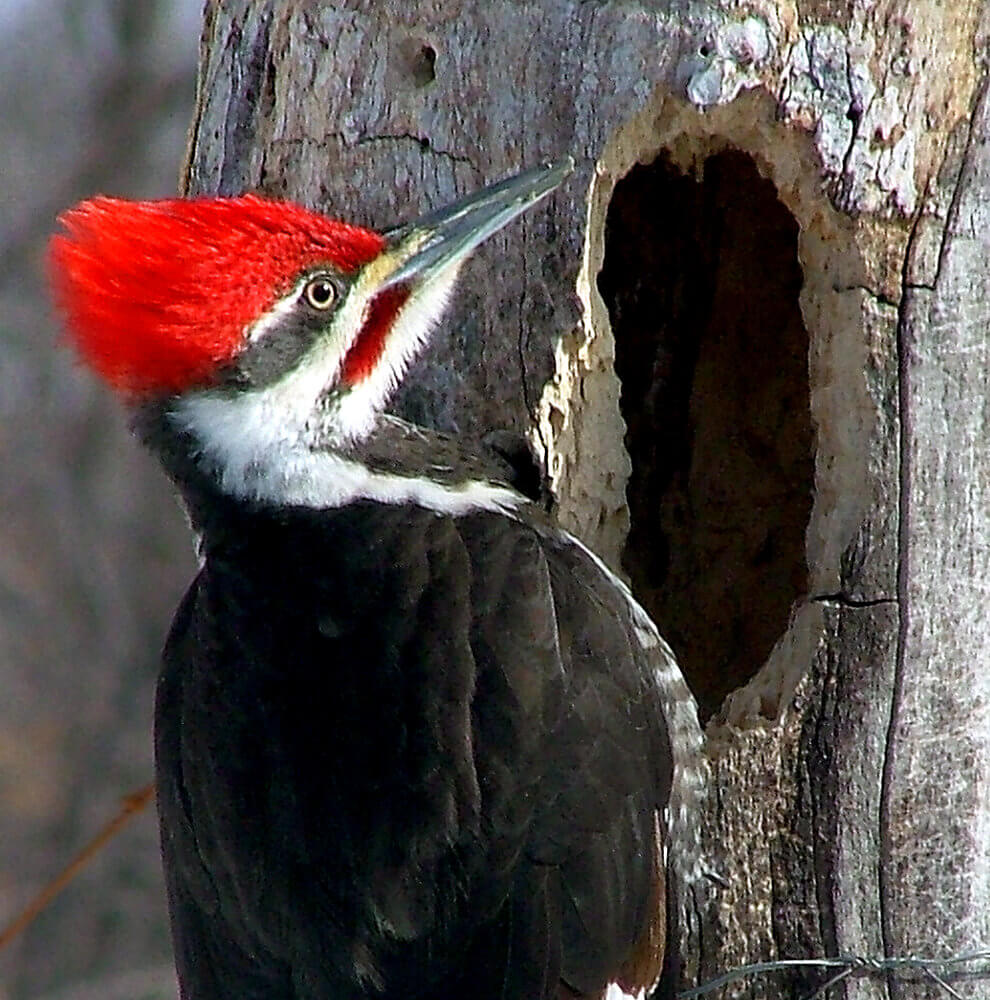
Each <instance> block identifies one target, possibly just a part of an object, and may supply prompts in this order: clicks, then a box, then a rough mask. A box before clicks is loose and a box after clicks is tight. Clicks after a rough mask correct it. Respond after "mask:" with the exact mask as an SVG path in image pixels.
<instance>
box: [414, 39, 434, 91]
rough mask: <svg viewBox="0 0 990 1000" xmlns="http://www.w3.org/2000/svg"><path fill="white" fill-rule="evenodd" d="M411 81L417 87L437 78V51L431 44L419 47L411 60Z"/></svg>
mask: <svg viewBox="0 0 990 1000" xmlns="http://www.w3.org/2000/svg"><path fill="white" fill-rule="evenodd" d="M412 76H413V81H414V82H415V84H416V86H417V87H425V86H426V85H427V84H430V83H433V81H434V80H435V79H436V78H437V51H436V49H434V48H433V46H432V45H424V46H422V47H421V48H420V50H419V52H418V53H417V54H416V56H415V58H414V59H413V62H412Z"/></svg>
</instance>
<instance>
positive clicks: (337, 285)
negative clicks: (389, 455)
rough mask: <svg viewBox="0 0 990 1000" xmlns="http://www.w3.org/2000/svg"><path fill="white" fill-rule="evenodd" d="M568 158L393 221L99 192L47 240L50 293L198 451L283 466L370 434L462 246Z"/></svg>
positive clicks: (111, 368) (133, 392)
mask: <svg viewBox="0 0 990 1000" xmlns="http://www.w3.org/2000/svg"><path fill="white" fill-rule="evenodd" d="M572 166H573V164H572V162H571V161H569V160H568V161H565V162H562V163H558V164H556V165H548V166H544V167H538V168H535V169H533V170H530V171H527V172H525V173H522V174H519V175H518V176H516V177H513V178H510V179H508V180H505V181H502V182H501V183H499V184H495V185H493V186H491V187H488V188H485V189H484V190H482V191H480V192H479V193H477V194H474V195H471V196H468V197H467V198H464V199H463V200H461V201H459V202H457V203H455V204H453V205H451V206H449V207H447V208H445V209H442V210H440V211H438V212H434V213H433V214H431V215H429V216H426V217H424V218H422V219H420V220H418V221H416V222H413V223H410V224H406V225H403V226H400V227H397V228H396V229H393V230H390V231H386V232H384V233H377V232H373V231H371V230H368V229H363V228H359V227H357V226H352V225H348V224H346V223H343V222H338V221H335V220H332V219H330V218H327V217H325V216H323V215H319V214H317V213H314V212H311V211H308V210H306V209H304V208H301V207H299V206H297V205H294V204H290V203H285V202H277V201H268V200H265V199H262V198H259V197H255V196H253V195H247V196H244V197H240V198H199V199H173V200H164V201H145V202H134V201H123V200H118V199H114V198H94V199H92V200H89V201H85V202H82V203H81V204H80V205H77V206H76V207H75V208H72V209H70V210H69V211H67V212H65V213H64V214H63V215H62V216H61V217H60V222H61V224H62V226H63V228H64V232H63V233H60V234H58V235H56V236H54V237H53V238H52V241H51V248H50V257H49V260H50V276H51V281H52V287H53V291H54V295H55V300H56V304H57V306H58V308H59V310H60V312H61V313H62V314H63V316H64V318H65V322H66V327H67V329H68V333H69V337H70V340H71V341H72V343H73V344H74V346H75V347H76V349H77V351H78V353H79V355H80V356H81V358H82V360H83V361H84V362H85V363H86V364H87V365H88V366H89V367H90V368H91V369H93V371H95V372H96V373H97V374H98V375H99V376H101V377H102V378H103V379H104V380H105V381H106V382H107V383H108V384H109V385H110V386H111V387H112V388H113V389H114V390H115V391H116V392H117V393H118V394H119V395H120V396H122V397H123V398H124V399H125V400H126V401H127V402H128V403H129V404H131V405H132V406H134V407H135V408H136V409H138V410H141V409H143V408H148V407H152V408H154V409H155V410H156V411H157V412H160V413H161V414H162V415H163V417H164V419H165V420H166V421H168V422H170V424H171V425H172V426H173V427H174V428H175V430H176V431H177V432H178V433H181V434H184V435H185V436H186V437H187V439H188V440H189V441H190V442H191V443H190V445H189V447H190V448H191V449H193V450H195V452H196V454H197V456H198V457H199V458H201V459H202V461H204V462H207V463H210V462H212V463H213V464H214V466H216V467H217V469H218V470H219V471H220V472H221V473H223V472H224V471H225V470H226V471H229V468H228V467H231V466H234V467H243V469H247V468H248V467H256V466H258V464H259V463H260V464H262V465H264V463H265V462H266V461H275V460H276V459H277V460H278V461H281V462H283V463H284V462H291V461H292V460H293V459H292V456H294V455H298V454H302V453H303V452H304V451H306V450H307V449H309V450H312V449H313V448H316V447H319V448H323V449H327V448H330V449H333V448H335V447H341V448H343V447H346V446H348V445H349V444H352V443H353V442H355V441H360V440H361V439H363V438H364V437H366V436H367V435H368V434H370V433H371V431H372V430H373V429H374V427H375V424H376V421H377V419H378V417H379V415H380V414H381V413H382V411H383V409H384V407H385V404H386V403H387V401H388V399H389V396H390V395H391V393H392V392H393V390H394V389H395V387H396V386H397V384H398V383H399V381H400V380H401V378H402V376H403V374H404V372H405V370H406V368H407V366H408V365H409V363H410V361H411V360H412V359H413V358H414V357H415V356H416V354H417V353H418V352H419V351H420V350H421V349H422V347H423V346H424V344H425V343H426V341H427V338H428V336H429V334H430V331H431V329H432V328H433V326H434V325H435V323H436V321H437V319H438V318H439V317H440V315H441V314H442V312H443V310H444V307H445V306H446V303H447V301H448V298H449V295H450V292H451V289H452V288H453V285H454V282H455V279H456V277H457V274H458V271H459V269H460V266H461V264H462V263H463V261H464V260H465V258H466V257H467V256H468V255H469V254H470V253H471V251H472V250H473V249H474V248H475V247H477V246H478V244H479V243H481V242H482V241H483V240H485V239H486V238H487V237H488V236H490V235H491V234H492V233H494V232H496V231H497V230H498V229H500V228H501V227H502V226H504V225H505V224H506V223H508V222H509V221H510V220H511V219H513V218H514V217H515V216H516V215H518V214H519V213H521V212H522V211H524V210H525V209H526V208H528V207H529V206H531V205H533V204H535V203H536V202H537V201H539V200H540V199H541V198H543V197H544V196H545V195H546V194H548V193H549V192H550V191H552V190H553V189H554V188H555V187H556V186H557V185H558V184H559V183H560V181H561V180H562V179H563V178H564V177H566V176H567V174H568V173H569V172H570V170H571V169H572ZM243 469H242V471H243ZM238 475H240V473H237V472H236V469H235V473H234V476H233V478H234V479H236V478H237V476H238Z"/></svg>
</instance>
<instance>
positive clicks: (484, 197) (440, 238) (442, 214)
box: [382, 157, 574, 288]
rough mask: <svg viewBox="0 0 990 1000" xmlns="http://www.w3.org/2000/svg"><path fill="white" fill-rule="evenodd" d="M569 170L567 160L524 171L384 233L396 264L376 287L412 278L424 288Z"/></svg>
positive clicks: (570, 164) (571, 163)
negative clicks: (380, 284) (397, 262)
mask: <svg viewBox="0 0 990 1000" xmlns="http://www.w3.org/2000/svg"><path fill="white" fill-rule="evenodd" d="M573 170H574V160H573V158H572V157H567V158H566V159H564V160H560V161H559V162H558V163H548V164H544V165H543V166H540V167H534V168H533V169H531V170H526V171H524V172H523V173H521V174H516V176H515V177H509V178H507V179H506V180H503V181H499V182H498V183H497V184H493V185H491V186H490V187H486V188H482V190H480V191H477V192H475V193H474V194H470V195H468V196H467V197H466V198H461V199H460V200H459V201H456V202H454V203H453V204H452V205H448V206H447V207H446V208H441V209H440V210H439V211H436V212H431V213H430V214H429V215H425V216H423V217H422V218H421V219H417V220H416V221H415V222H411V223H407V224H405V225H402V226H399V227H397V228H395V229H392V230H389V231H388V232H386V233H385V238H386V240H387V241H388V248H389V249H388V250H387V251H386V253H390V254H392V255H394V256H395V257H396V258H397V259H398V261H399V262H400V263H399V264H398V266H397V267H396V269H395V270H394V271H393V272H392V273H391V274H390V275H389V276H388V277H387V278H386V279H385V280H384V282H383V284H382V288H389V287H391V286H393V285H399V284H404V283H406V282H408V281H410V280H411V279H415V282H416V284H418V285H425V284H428V283H429V282H430V280H431V279H432V278H434V277H435V276H437V275H438V274H440V273H441V272H442V271H444V270H446V269H447V268H448V267H450V266H451V265H454V264H457V263H460V261H462V260H463V259H464V258H465V257H467V256H468V254H470V253H471V251H472V250H474V248H475V247H476V246H478V244H479V243H482V242H484V241H485V240H486V239H488V237H489V236H491V235H492V234H493V233H496V232H498V230H500V229H501V228H502V227H503V226H504V225H506V224H507V223H509V222H511V221H512V220H513V219H514V218H515V217H516V216H517V215H520V214H521V213H522V212H525V211H526V209H527V208H529V207H530V206H532V205H535V204H536V203H537V202H538V201H540V200H541V199H542V198H545V197H546V196H547V195H548V194H549V193H550V192H551V191H553V189H554V188H555V187H557V185H558V184H560V182H561V181H563V180H564V178H565V177H567V176H568V175H569V174H570V173H571V172H572V171H573Z"/></svg>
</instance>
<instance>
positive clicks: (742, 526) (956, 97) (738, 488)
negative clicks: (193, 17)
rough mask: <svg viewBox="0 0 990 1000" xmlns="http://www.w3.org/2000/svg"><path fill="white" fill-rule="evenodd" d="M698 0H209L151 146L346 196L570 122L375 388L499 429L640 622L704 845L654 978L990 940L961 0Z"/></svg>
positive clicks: (546, 139) (422, 415)
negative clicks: (691, 711)
mask: <svg viewBox="0 0 990 1000" xmlns="http://www.w3.org/2000/svg"><path fill="white" fill-rule="evenodd" d="M730 6H731V7H734V6H735V5H731V4H729V3H725V4H714V3H713V4H703V3H688V2H677V0H668V2H666V3H664V2H649V0H639V2H635V0H632V2H630V0H623V2H620V0H612V2H602V3H581V2H577V0H545V2H543V3H540V4H537V3H532V2H531V3H509V2H507V0H500V2H499V0H460V2H450V3H443V4H437V3H434V2H431V0H402V2H401V3H399V2H392V3H384V2H380V3H378V4H370V3H358V2H350V3H336V4H333V5H330V4H316V3H305V2H300V0H295V2H292V0H266V2H257V0H255V2H247V0H239V2H238V0H229V2H224V3H219V2H216V0H214V2H211V3H208V4H207V10H206V26H205V31H204V35H203V45H202V61H201V66H200V78H199V88H198V101H197V109H196V115H195V120H194V125H193V129H192V132H191V138H190V147H189V157H188V164H187V170H186V174H185V181H184V183H185V188H186V191H187V193H189V194H197V193H200V192H220V193H223V194H234V193H238V192H241V191H243V190H259V191H263V192H265V193H267V194H270V195H278V196H286V197H290V198H293V199H296V200H299V201H301V202H302V203H304V204H307V205H310V206H313V207H317V208H320V209H322V210H325V211H327V212H329V213H331V214H334V215H339V216H341V217H344V218H347V219H350V220H353V221H357V222H361V223H365V224H370V225H372V226H376V227H382V226H387V225H389V224H391V223H394V222H396V221H399V220H402V219H405V218H408V217H410V216H412V215H414V214H416V213H418V212H420V211H423V210H425V209H428V208H429V207H431V206H436V205H439V204H442V203H444V202H445V201H447V200H449V199H451V198H452V197H454V196H455V195H459V194H463V193H465V192H467V191H470V190H472V189H475V188H477V187H480V186H481V185H482V184H483V183H485V182H488V181H491V180H494V179H496V178H498V177H501V176H503V175H505V174H508V173H511V172H513V171H515V170H518V169H521V168H524V167H527V166H531V165H533V164H535V163H536V162H538V161H541V160H544V159H549V158H556V157H560V156H563V155H565V154H568V153H570V154H573V155H575V156H576V158H577V159H578V161H579V165H580V169H579V171H578V174H577V176H576V178H574V179H573V180H572V181H571V182H569V183H568V184H566V185H565V187H564V188H562V189H561V190H560V191H559V192H558V193H557V195H556V196H555V197H554V198H553V199H551V200H550V201H548V202H547V203H546V204H545V207H541V208H540V209H537V210H536V211H534V212H533V213H531V214H529V215H528V216H526V217H525V219H524V220H522V221H521V222H519V223H517V224H515V225H514V226H513V227H511V228H510V229H508V230H506V231H505V232H504V233H502V234H500V236H499V237H497V238H496V239H494V240H493V241H492V242H491V243H490V244H489V245H487V246H486V247H485V248H483V250H482V251H481V252H480V253H479V254H478V257H477V259H476V260H475V261H474V262H473V263H472V264H470V265H469V267H468V268H467V270H466V274H465V277H464V280H463V282H462V290H461V292H460V294H459V296H458V298H457V301H456V304H455V306H454V308H453V310H452V314H451V316H450V319H449V323H448V327H449V329H450V331H451V332H450V335H449V337H446V338H444V337H441V338H438V342H437V343H436V345H435V346H434V348H433V349H432V350H431V351H430V353H429V354H428V356H427V357H425V358H424V359H423V361H422V362H421V364H420V365H419V367H418V369H417V371H416V373H415V378H414V379H413V382H412V385H411V386H410V388H408V389H407V390H405V391H404V394H403V395H402V397H401V399H400V400H399V402H398V404H397V406H398V409H399V410H400V411H401V412H402V413H403V414H404V415H406V416H408V417H411V418H412V419H415V420H418V421H420V422H425V423H429V424H432V425H435V426H439V427H442V428H447V429H455V430H458V431H460V432H462V433H464V434H481V433H484V432H485V431H488V430H491V429H493V428H496V427H498V428H510V429H514V430H516V431H522V432H525V433H527V434H529V435H530V437H531V439H532V441H533V443H534V445H535V447H536V449H537V451H538V453H539V454H540V456H541V458H542V460H543V461H545V463H546V468H547V470H548V474H549V477H550V482H551V486H552V490H553V494H554V501H555V504H556V507H557V511H558V514H559V516H560V518H561V520H562V521H563V523H564V524H565V525H566V526H568V527H569V528H571V529H573V530H574V531H575V532H576V533H577V534H578V535H580V536H581V537H582V538H583V539H584V540H585V541H586V542H588V543H589V544H590V545H591V546H592V547H594V548H595V549H597V550H598V551H599V552H600V553H601V554H602V556H603V557H604V558H606V559H607V560H608V561H609V562H610V563H611V564H612V565H613V566H615V567H616V568H617V569H619V570H620V571H622V572H624V573H625V574H626V575H627V576H628V578H629V579H630V581H631V582H632V585H633V587H634V589H635V591H636V592H637V594H638V596H639V597H640V599H641V600H642V601H643V603H644V604H645V605H646V606H647V608H648V609H649V610H650V611H651V613H652V614H653V615H654V617H655V618H656V619H657V621H658V623H659V625H660V627H661V630H662V631H663V632H664V633H665V634H666V635H667V637H668V638H669V639H670V641H671V643H672V644H673V646H674V648H675V651H676V652H677V653H678V656H679V658H680V660H681V662H682V664H683V666H684V670H685V674H686V676H687V678H688V680H689V683H690V684H691V685H692V687H693V689H694V690H695V692H696V693H697V695H698V698H699V702H700V704H701V707H702V711H703V714H704V716H705V717H706V718H707V719H709V722H708V730H707V738H708V739H707V752H708V755H709V758H710V760H711V764H712V769H713V794H712V795H711V799H710V803H709V807H708V811H707V813H706V814H705V815H703V816H699V817H698V823H699V824H700V825H701V826H702V828H703V829H704V831H705V840H706V844H707V856H708V863H709V866H710V867H711V868H712V870H713V871H714V872H715V873H716V876H717V877H716V878H714V879H713V880H712V883H711V885H710V887H708V891H698V892H695V893H693V894H692V897H691V898H690V899H686V900H684V903H685V904H686V905H687V906H688V907H689V909H690V910H691V912H692V920H691V921H689V922H688V924H687V925H686V926H685V928H684V932H683V939H682V940H681V941H679V942H677V943H676V946H677V947H678V948H679V949H680V951H681V958H682V961H683V976H684V982H685V985H690V984H695V983H699V982H702V981H704V980H707V979H710V978H712V977H715V976H717V975H719V974H721V973H724V972H726V971H729V970H731V969H733V968H735V967H737V966H740V965H742V964H744V963H750V962H761V961H765V960H770V959H775V958H788V959H804V958H820V957H825V956H837V955H854V956H862V957H864V958H867V959H879V958H882V957H884V956H887V957H898V956H908V955H912V956H921V957H930V958H938V959H942V958H948V957H951V956H954V955H958V954H961V953H964V952H967V951H972V950H975V949H979V948H987V947H990V884H988V883H990V835H988V832H987V831H988V828H990V807H988V798H990V797H988V794H987V787H988V783H990V654H988V652H987V650H988V648H990V647H988V639H990V635H988V631H990V628H988V616H987V614H986V612H985V600H984V590H985V587H986V583H985V581H986V580H988V579H990V565H988V564H990V496H988V493H990V471H988V470H990V454H988V452H990V444H988V441H990V427H987V422H988V414H990V410H988V405H987V399H988V398H990V393H988V385H987V380H988V375H987V372H988V371H990V367H988V357H987V354H988V337H987V330H988V327H990V287H988V286H990V266H988V264H990V259H988V258H990V252H988V249H990V248H988V241H990V235H988V234H990V145H988V144H990V112H988V99H987V72H986V68H985V64H984V63H982V62H981V61H980V60H978V59H977V53H982V52H984V51H985V47H986V36H985V27H986V17H987V5H985V4H981V3H979V2H977V0H957V2H955V3H953V4H941V5H940V4H933V3H927V2H925V0H914V2H910V0H884V2H879V3H875V4H870V5H864V4H859V3H853V2H851V0H849V2H846V3H843V2H837V0H817V2H814V0H809V2H807V3H804V4H802V5H801V10H800V12H799V11H798V10H797V5H796V4H792V3H788V2H783V0H781V2H776V3H775V2H773V0H762V2H757V3H754V4H751V5H749V7H750V8H751V12H750V13H749V14H747V15H743V14H740V13H739V12H738V11H728V10H724V9H723V8H729V7H730ZM837 971H839V970H837V969H835V968H832V969H822V968H807V967H805V968H801V969H800V970H799V971H788V972H787V973H780V972H775V973H772V974H764V975H762V976H752V977H749V978H747V979H745V980H739V981H737V982H736V983H734V984H733V985H732V986H729V987H725V988H721V989H719V990H716V991H715V992H714V993H713V994H712V995H714V996H733V997H743V996H747V997H748V996H752V997H775V996H787V997H801V996H804V995H807V994H809V993H811V992H813V991H814V989H815V988H816V987H817V986H818V985H819V984H821V983H823V982H824V981H825V980H826V979H828V978H829V977H830V976H833V975H835V974H836V972H837ZM909 975H910V976H912V977H913V978H915V979H918V980H919V981H918V982H916V983H914V984H909V983H908V982H907V981H906V979H907V978H908V976H909ZM939 975H942V976H943V978H944V977H945V975H947V974H945V973H942V972H940V973H939ZM988 988H990V987H988V985H987V981H986V979H985V978H984V979H983V980H982V981H981V980H977V981H973V980H965V981H959V982H957V983H956V984H955V989H956V990H957V991H958V994H959V995H961V996H965V997H976V996H982V995H985V994H986V991H987V989H988ZM940 990H941V987H940V986H939V985H938V984H937V983H936V982H935V981H933V980H932V979H931V978H926V977H925V976H924V975H921V974H920V973H902V972H897V973H890V974H887V975H885V974H884V973H883V972H878V971H875V970H873V971H871V970H870V969H861V970H860V972H859V973H857V974H856V975H854V976H850V977H849V978H847V979H845V980H843V981H842V983H841V984H839V985H836V986H835V987H834V988H832V990H831V993H830V995H832V996H846V997H857V998H866V997H869V998H880V997H890V998H901V997H905V998H906V997H911V998H919V997H928V996H931V997H935V996H944V995H945V994H944V993H941V992H940Z"/></svg>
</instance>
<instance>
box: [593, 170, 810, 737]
mask: <svg viewBox="0 0 990 1000" xmlns="http://www.w3.org/2000/svg"><path fill="white" fill-rule="evenodd" d="M797 241H798V226H797V223H796V221H795V220H794V217H793V216H792V215H791V214H790V212H789V211H788V210H787V209H786V208H785V207H784V205H783V204H782V203H781V202H780V200H779V199H778V198H777V192H776V189H775V188H774V186H773V184H772V183H771V182H770V181H768V180H765V179H764V178H762V177H761V176H760V174H759V172H758V171H757V168H756V165H755V163H754V162H753V160H752V159H751V158H750V157H749V156H747V155H746V154H744V153H742V152H739V151H736V150H729V151H726V152H720V153H717V154H714V155H712V156H710V157H709V158H708V159H707V160H706V161H705V162H704V165H703V169H702V170H701V171H700V172H699V174H698V176H697V177H695V176H689V175H686V174H684V173H682V172H681V171H680V170H679V169H678V168H677V167H676V166H674V165H673V163H671V162H670V161H669V160H668V159H666V158H665V157H664V156H661V157H660V158H659V159H657V160H656V161H655V162H654V163H652V164H650V165H648V166H636V167H634V168H633V169H632V170H631V171H630V172H629V173H628V174H627V175H626V177H625V178H623V179H622V180H621V181H620V182H619V183H618V184H617V185H616V188H615V192H614V195H613V197H612V200H611V203H610V205H609V210H608V217H607V220H606V230H605V259H604V264H603V267H602V271H601V273H600V274H599V276H598V286H599V290H600V291H601V294H602V297H603V298H604V300H605V303H606V305H607V306H608V310H609V314H610V317H611V322H612V328H613V332H614V335H615V367H616V373H617V374H618V376H619V379H620V380H621V383H622V394H621V400H620V406H621V410H622V415H623V418H624V420H625V423H626V428H627V433H626V447H627V448H628V450H629V455H630V457H631V459H632V474H631V476H630V479H629V483H628V488H627V498H628V502H629V511H630V517H631V527H630V531H629V536H628V539H627V542H626V546H625V550H624V553H623V565H624V567H625V569H626V571H627V572H628V574H629V576H630V579H631V581H632V585H633V590H634V591H635V593H636V594H637V596H638V597H639V599H640V600H641V601H642V602H643V604H644V605H645V607H646V608H647V610H648V611H649V612H650V613H651V614H652V615H653V617H654V618H655V619H656V621H657V623H658V624H659V626H660V628H661V631H662V632H663V633H664V635H665V636H666V638H667V639H668V641H669V642H670V643H671V645H672V646H673V648H674V651H675V653H676V654H677V656H678V659H679V660H680V662H681V665H682V667H683V669H684V673H685V675H686V677H687V679H688V682H689V683H690V685H691V687H692V689H693V690H694V692H695V694H696V696H697V697H698V701H699V704H700V707H701V711H702V714H703V716H704V717H705V718H707V717H709V716H710V715H711V714H712V713H713V712H714V711H716V710H717V709H718V707H719V706H720V705H721V703H722V700H723V699H724V697H725V696H726V694H728V693H729V692H730V691H732V690H733V689H735V688H737V687H739V686H741V685H742V684H744V683H745V682H746V681H747V680H749V678H750V677H752V676H753V675H754V674H755V673H756V672H757V671H758V670H759V668H760V667H761V666H762V665H763V663H764V662H765V660H766V658H767V656H768V655H769V653H770V651H771V649H772V648H773V645H774V643H775V642H776V641H777V639H778V638H779V637H780V636H781V635H782V634H783V633H784V631H785V629H786V627H787V623H788V618H789V614H790V609H791V605H792V603H793V602H794V601H795V600H796V599H798V598H799V597H801V596H802V595H803V594H804V593H805V592H806V589H807V567H806V560H805V549H804V535H805V529H806V527H807V524H808V519H809V517H810V514H811V500H812V487H813V475H814V466H813V457H812V448H813V444H814V439H813V432H812V426H811V417H810V397H809V384H808V334H807V331H806V330H805V328H804V324H803V322H802V317H801V312H800V308H799V306H798V295H799V293H800V290H801V283H802V275H801V268H800V265H799V263H798V258H797Z"/></svg>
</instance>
